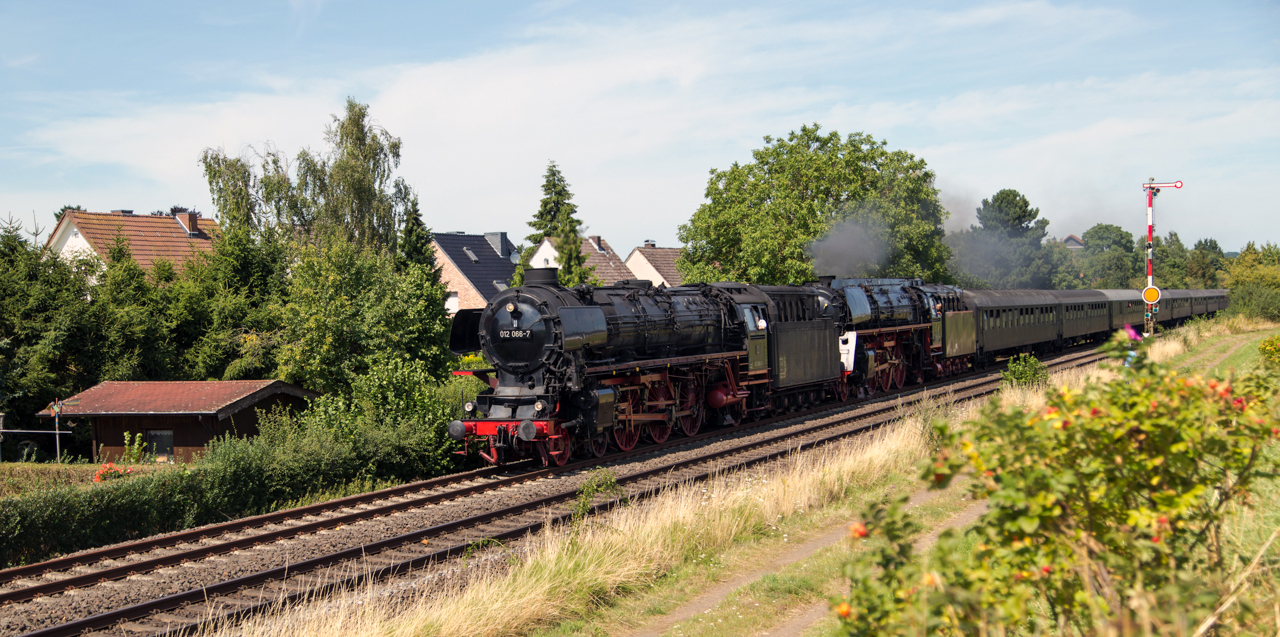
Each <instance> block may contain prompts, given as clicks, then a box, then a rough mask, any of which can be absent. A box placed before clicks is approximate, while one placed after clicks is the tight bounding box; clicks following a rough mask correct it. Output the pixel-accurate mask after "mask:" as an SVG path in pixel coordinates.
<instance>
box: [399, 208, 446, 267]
mask: <svg viewBox="0 0 1280 637" xmlns="http://www.w3.org/2000/svg"><path fill="white" fill-rule="evenodd" d="M431 239H432V237H431V230H429V229H427V226H426V224H424V223H422V212H421V211H420V210H419V209H418V197H417V195H414V196H413V197H412V198H411V199H410V200H409V203H408V206H407V209H406V211H405V218H404V227H403V228H401V230H400V245H399V246H398V248H399V253H398V254H397V255H396V269H397V270H399V271H400V272H403V271H404V270H405V269H406V268H407V267H408V266H409V265H410V264H418V265H425V266H427V269H428V270H429V271H430V272H431V282H432V283H439V282H440V268H438V267H436V253H435V250H433V249H432V248H431Z"/></svg>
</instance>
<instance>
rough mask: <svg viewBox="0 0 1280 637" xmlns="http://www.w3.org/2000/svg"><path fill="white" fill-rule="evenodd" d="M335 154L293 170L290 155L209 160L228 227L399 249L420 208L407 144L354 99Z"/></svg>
mask: <svg viewBox="0 0 1280 637" xmlns="http://www.w3.org/2000/svg"><path fill="white" fill-rule="evenodd" d="M325 141H326V142H327V143H328V149H327V150H326V151H325V152H323V153H315V152H312V151H309V150H302V151H300V152H299V153H298V156H297V158H296V160H295V162H294V164H295V166H293V167H291V165H290V162H289V161H288V159H287V158H286V157H285V156H284V154H283V153H282V152H280V151H279V150H277V149H276V148H274V147H272V146H268V147H267V148H266V149H265V150H264V151H263V152H262V153H260V154H259V153H257V152H252V153H250V154H248V155H247V156H244V157H237V158H232V157H228V156H227V155H226V153H225V152H223V151H222V150H221V149H216V150H215V149H205V151H204V153H203V154H202V156H201V163H202V164H203V165H204V171H205V177H206V178H207V179H208V181H209V190H210V193H211V194H212V195H213V202H214V205H215V206H216V207H217V209H218V217H219V221H220V222H221V224H222V225H223V226H224V227H225V229H227V230H231V229H235V228H238V227H242V226H244V227H248V228H250V229H252V230H253V231H254V232H261V231H263V229H265V228H267V227H268V226H272V225H275V224H285V225H288V226H290V227H292V228H295V229H297V230H300V231H302V233H303V234H306V235H309V236H312V237H316V238H319V237H336V238H339V239H342V240H346V241H351V242H353V243H355V244H356V245H358V246H362V247H364V246H374V247H377V248H381V249H386V250H392V251H394V250H395V249H396V243H397V240H398V238H399V236H398V235H399V232H400V226H401V221H402V220H403V219H404V218H405V216H406V215H407V211H408V209H409V207H410V206H411V205H412V203H413V202H414V194H413V191H412V189H411V188H409V186H408V184H406V183H405V181H404V179H402V178H399V177H394V178H393V173H394V171H395V169H396V168H397V167H398V166H399V165H400V139H399V138H398V137H394V136H392V135H391V134H390V133H388V132H387V131H386V130H385V129H383V128H381V127H379V126H377V125H375V124H374V123H373V122H371V121H370V119H369V107H368V106H366V105H364V104H360V103H358V102H356V101H355V100H352V99H348V100H347V105H346V113H345V115H344V116H343V117H342V118H338V117H337V116H334V118H333V124H332V125H331V126H329V128H328V129H326V131H325Z"/></svg>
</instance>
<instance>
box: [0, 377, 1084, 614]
mask: <svg viewBox="0 0 1280 637" xmlns="http://www.w3.org/2000/svg"><path fill="white" fill-rule="evenodd" d="M1101 358H1102V357H1101V355H1098V354H1094V353H1092V352H1075V353H1069V354H1065V355H1062V356H1060V357H1058V358H1055V359H1053V360H1051V361H1048V364H1049V366H1050V368H1051V369H1062V368H1069V367H1079V366H1084V365H1088V364H1092V363H1094V362H1096V361H1097V360H1099V359H1101ZM957 385H958V386H959V387H960V388H959V389H958V391H957V390H953V389H952V388H953V387H955V386H957ZM998 385H999V377H998V375H995V374H986V375H985V377H984V375H977V374H974V375H970V376H968V377H967V378H966V377H960V378H959V379H958V380H957V379H956V378H951V379H946V381H940V382H939V383H934V384H930V385H925V386H923V387H918V388H917V389H916V390H914V391H912V392H910V393H907V394H900V395H896V396H892V397H887V398H886V399H883V400H881V401H877V402H873V403H870V404H869V403H866V402H862V403H858V404H855V405H841V406H836V407H831V406H828V407H823V408H819V409H815V410H810V411H808V412H803V413H796V414H787V415H784V416H780V417H776V418H772V419H766V420H762V421H758V422H757V423H754V425H751V424H749V425H744V426H742V427H735V428H729V429H720V430H716V431H712V432H707V433H704V434H699V435H698V436H693V437H690V438H681V439H676V440H671V441H668V442H666V443H664V444H661V445H652V446H649V447H645V448H642V449H636V450H633V451H631V452H627V453H623V454H615V455H612V456H608V457H606V458H604V459H602V461H601V460H594V459H593V460H590V461H584V462H578V463H570V464H569V465H566V466H564V467H552V468H546V469H536V470H533V469H530V468H529V467H528V466H527V465H521V466H508V467H503V468H498V467H491V468H485V469H480V470H476V471H472V472H467V473H464V474H455V475H453V476H444V477H442V478H437V479H434V480H427V481H423V482H418V483H413V484H409V485H402V486H400V487H395V488H393V489H388V490H384V491H381V492H375V493H370V494H362V495H359V496H352V497H349V498H343V499H341V500H337V501H332V502H327V503H322V504H317V505H312V506H309V507H302V508H300V509H295V510H292V511H281V512H277V513H273V514H268V515H263V516H257V517H256V518H248V519H244V520H238V521H235V522H230V523H226V524H222V525H215V526H211V527H205V528H201V529H193V530H191V531H187V532H182V533H178V534H173V535H169V536H164V537H160V538H153V539H148V540H145V541H142V542H137V543H132V544H128V545H121V546H116V547H110V548H107V549H102V550H100V551H90V552H86V553H81V554H77V555H73V556H68V557H65V558H59V559H57V560H52V561H49V562H45V563H41V564H36V565H31V566H26V567H19V568H17V569H8V570H6V571H0V586H6V587H7V588H4V589H0V602H7V603H8V605H6V606H5V607H3V609H0V612H3V611H4V610H9V609H13V608H14V606H13V605H14V604H18V603H20V602H28V603H27V604H23V605H24V606H36V605H37V604H39V603H40V602H41V601H44V600H47V601H48V602H52V601H53V599H54V598H52V597H50V596H54V595H57V594H58V593H66V592H67V591H73V593H68V595H71V594H74V592H78V591H79V589H83V588H85V587H90V586H94V585H95V584H98V583H101V582H113V581H116V580H119V579H121V578H125V577H129V576H133V575H138V574H142V573H147V572H152V571H155V570H158V569H165V568H172V567H174V566H176V565H181V564H191V563H193V562H195V561H197V560H206V559H208V558H210V557H212V556H217V555H225V554H227V553H232V552H236V551H245V550H246V549H249V548H250V547H254V546H263V545H268V544H271V543H275V542H280V541H281V540H284V539H287V538H294V537H298V536H302V535H309V534H314V533H317V532H320V531H323V530H325V529H335V528H340V527H343V526H347V525H352V524H356V523H358V522H360V521H362V520H368V519H370V518H377V517H381V516H389V515H393V514H395V513H397V512H400V511H405V510H410V509H415V508H421V507H428V506H431V505H434V504H438V503H440V502H445V501H448V500H454V499H459V498H464V497H468V496H472V495H476V494H481V493H485V492H489V491H495V490H499V489H504V488H510V487H513V486H516V485H519V484H522V483H527V482H531V481H535V480H539V479H542V478H551V477H554V476H557V475H559V474H567V473H572V472H581V471H582V470H584V469H587V468H590V467H595V466H599V465H600V464H602V463H603V464H606V465H613V466H618V465H620V464H622V463H624V462H625V461H627V460H629V459H633V458H636V457H640V456H644V455H646V454H653V453H654V452H657V451H664V450H667V449H669V448H671V447H679V446H685V445H693V444H694V443H697V442H700V441H709V440H714V439H717V438H723V437H726V436H730V435H733V434H739V433H744V432H747V431H750V430H752V429H757V430H759V429H765V428H767V427H768V426H769V425H777V424H778V423H779V421H783V420H787V421H794V420H796V419H797V418H810V419H812V418H814V417H817V418H819V419H820V420H819V421H818V422H816V423H814V422H812V420H810V421H809V422H805V423H800V424H798V425H789V426H786V427H782V428H780V429H778V430H777V431H771V432H763V433H761V434H760V435H755V436H750V438H751V439H750V440H748V441H746V442H743V443H741V444H734V445H730V446H727V447H723V448H718V449H715V450H712V451H710V452H708V453H703V454H694V455H693V457H689V458H685V459H680V460H673V461H671V462H663V463H659V464H657V466H651V467H648V468H645V469H642V470H640V471H635V472H632V473H625V474H624V475H620V476H619V478H618V483H619V485H620V486H622V487H623V488H624V489H625V490H626V491H627V494H628V497H629V498H631V499H633V500H634V499H639V498H644V497H648V496H649V495H652V494H654V493H657V492H658V491H660V490H661V489H662V488H664V487H666V486H668V485H670V484H673V483H676V482H682V481H689V480H700V479H704V478H705V477H707V476H709V475H712V474H714V473H717V472H721V471H724V470H727V469H736V468H743V467H749V466H752V465H754V464H758V463H761V462H768V461H771V460H776V459H778V458H780V457H782V456H784V455H786V454H788V453H792V452H794V451H797V450H803V449H809V448H812V447H815V446H818V445H821V444H826V443H828V442H831V441H834V440H839V439H841V438H845V437H848V436H850V435H854V434H857V433H861V432H864V431H867V430H869V429H874V428H877V427H880V426H883V425H884V424H886V423H889V422H892V421H894V420H896V419H897V416H898V411H899V409H900V407H901V406H903V405H905V404H911V403H913V402H915V401H917V400H921V399H923V398H925V397H931V396H937V395H940V394H949V395H950V396H952V397H953V398H954V399H955V400H968V399H973V398H979V397H982V396H985V395H989V394H991V393H993V392H994V391H995V390H996V389H997V388H998ZM851 411H852V412H854V413H852V415H847V414H849V413H850V412H851ZM836 412H839V413H836ZM833 413H835V415H834V416H833V415H832V414H833ZM823 414H826V415H825V416H824V415H823ZM576 498H577V489H576V486H573V487H571V488H565V489H558V490H554V491H553V492H552V493H550V494H547V495H543V496H541V497H534V498H532V499H528V498H525V499H523V501H520V502H516V503H515V504H512V505H510V506H506V507H500V508H497V509H494V510H489V511H486V512H483V513H480V514H478V515H471V516H466V517H462V518H459V519H455V520H451V521H447V522H444V523H441V524H435V525H431V526H428V527H426V528H417V529H414V530H411V531H409V532H406V533H400V534H397V535H392V536H390V537H384V538H380V539H377V540H374V541H370V542H364V543H361V544H359V545H357V546H351V547H347V548H344V549H341V550H336V551H333V552H330V553H326V554H323V555H318V556H315V557H311V558H308V559H303V560H300V561H296V562H291V563H287V565H284V566H277V567H274V568H267V569H264V570H260V571H257V572H253V573H250V574H248V575H244V576H240V577H234V578H231V579H227V580H225V581H221V582H217V583H214V584H210V585H202V586H200V587H196V588H191V589H190V590H186V591H183V592H179V593H175V594H169V595H165V596H163V597H159V598H157V599H152V600H149V601H145V602H143V603H135V604H131V605H127V606H123V607H120V608H116V609H113V610H109V611H107V612H102V613H98V614H94V615H90V616H87V617H78V618H72V619H69V621H66V622H64V623H61V624H57V625H52V626H47V627H44V628H41V629H39V630H36V631H34V632H30V633H27V634H28V635H31V636H36V635H49V636H52V635H59V636H62V635H80V634H85V633H89V632H93V631H99V630H102V629H111V628H113V627H114V629H113V630H111V631H110V632H111V633H112V634H129V635H141V634H166V633H167V634H176V633H178V632H183V631H190V630H194V629H195V628H198V627H200V626H203V625H206V624H208V623H209V622H211V621H219V620H227V619H234V618H236V617H242V616H246V615H249V614H252V613H257V612H261V611H263V610H265V609H267V608H271V607H277V606H278V605H279V604H280V603H290V602H293V601H297V600H299V599H304V598H314V597H316V596H321V595H325V594H328V593H330V592H332V591H334V590H338V589H343V588H346V587H350V586H353V585H355V584H357V583H361V582H368V581H371V580H381V579H386V578H389V577H393V576H396V575H402V574H405V573H408V572H410V571H412V570H414V569H419V568H421V567H423V566H426V565H429V564H433V563H438V562H441V561H443V560H447V559H449V558H452V557H456V556H458V555H461V554H463V553H465V552H467V551H469V550H471V549H472V548H473V547H474V546H475V544H476V542H478V541H481V540H497V541H503V540H509V539H514V538H519V537H522V536H524V535H525V534H527V533H530V532H533V531H537V530H538V529H540V528H542V527H543V526H544V525H546V524H547V523H549V522H550V523H555V522H559V521H562V520H564V519H566V518H567V517H568V516H569V515H570V513H569V508H570V504H571V503H572V502H573V501H575V500H576ZM612 505H613V503H612V502H604V503H600V504H599V505H597V508H608V507H610V506H612ZM229 534H230V535H229ZM192 543H196V544H197V546H193V547H189V548H183V545H184V544H192ZM127 556H132V557H133V559H131V560H128V561H123V562H121V563H111V561H112V560H116V561H119V560H120V559H121V558H122V557H127ZM139 556H141V557H139ZM104 560H105V561H106V563H103V561H104ZM77 570H78V571H80V572H75V571H77ZM33 578H39V580H37V581H35V582H32V579H33ZM40 580H43V581H40ZM23 583H27V585H22V584H23ZM64 596H65V595H64ZM31 600H35V601H31ZM44 605H45V606H46V607H47V606H48V605H49V604H48V603H46V604H44Z"/></svg>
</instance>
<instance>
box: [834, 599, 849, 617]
mask: <svg viewBox="0 0 1280 637" xmlns="http://www.w3.org/2000/svg"><path fill="white" fill-rule="evenodd" d="M851 610H852V609H850V608H849V603H848V602H840V604H839V605H837V606H836V614H837V615H839V616H841V617H848V616H849V612H850V611H851Z"/></svg>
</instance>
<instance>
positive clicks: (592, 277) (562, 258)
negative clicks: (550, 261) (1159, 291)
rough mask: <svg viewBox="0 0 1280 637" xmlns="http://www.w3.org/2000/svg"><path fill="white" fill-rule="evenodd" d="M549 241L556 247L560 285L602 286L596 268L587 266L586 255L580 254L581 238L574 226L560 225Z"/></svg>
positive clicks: (567, 286) (568, 286) (570, 286)
mask: <svg viewBox="0 0 1280 637" xmlns="http://www.w3.org/2000/svg"><path fill="white" fill-rule="evenodd" d="M551 240H552V241H553V242H554V243H555V246H556V253H557V256H556V262H557V263H559V264H560V272H559V273H558V277H559V280H560V285H562V286H564V287H566V288H572V287H577V286H579V285H583V284H589V285H601V284H602V282H601V281H600V279H599V278H597V277H596V266H594V265H590V266H589V265H587V255H585V254H583V253H582V236H581V235H579V234H578V231H577V229H576V228H575V224H570V223H565V224H562V225H561V226H560V231H559V233H558V234H556V235H555V236H554V237H552V238H551Z"/></svg>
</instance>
